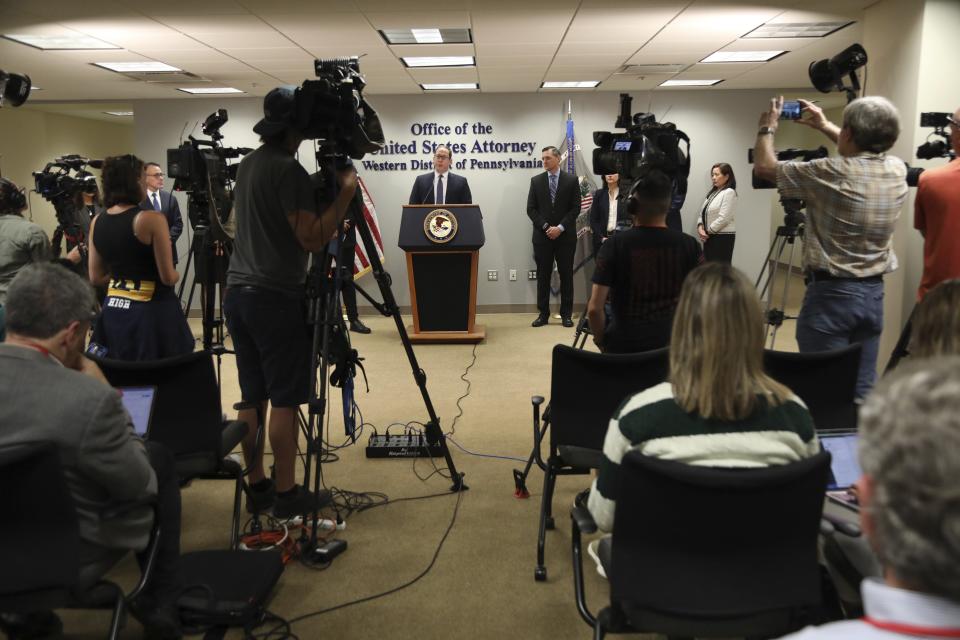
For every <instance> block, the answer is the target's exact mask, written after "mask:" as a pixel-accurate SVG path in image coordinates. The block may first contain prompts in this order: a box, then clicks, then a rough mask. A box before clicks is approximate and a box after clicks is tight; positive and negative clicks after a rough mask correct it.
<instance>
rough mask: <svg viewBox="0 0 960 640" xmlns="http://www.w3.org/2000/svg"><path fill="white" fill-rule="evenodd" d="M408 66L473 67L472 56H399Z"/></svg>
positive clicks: (474, 63)
mask: <svg viewBox="0 0 960 640" xmlns="http://www.w3.org/2000/svg"><path fill="white" fill-rule="evenodd" d="M400 59H401V60H403V64H405V65H407V66H408V67H474V66H476V62H475V61H474V59H473V56H413V57H406V58H400Z"/></svg>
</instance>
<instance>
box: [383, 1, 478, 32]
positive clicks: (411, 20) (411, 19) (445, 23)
mask: <svg viewBox="0 0 960 640" xmlns="http://www.w3.org/2000/svg"><path fill="white" fill-rule="evenodd" d="M434 6H436V5H434ZM392 8H396V7H395V6H394V7H392ZM447 8H449V7H447V6H446V4H444V9H447ZM366 17H367V20H369V21H370V24H372V25H373V28H374V29H407V28H430V27H439V28H441V29H443V28H448V29H465V28H469V27H470V13H469V12H468V11H445V10H441V11H437V10H434V8H433V7H431V8H430V10H429V11H402V12H397V11H389V12H379V11H373V12H367V13H366Z"/></svg>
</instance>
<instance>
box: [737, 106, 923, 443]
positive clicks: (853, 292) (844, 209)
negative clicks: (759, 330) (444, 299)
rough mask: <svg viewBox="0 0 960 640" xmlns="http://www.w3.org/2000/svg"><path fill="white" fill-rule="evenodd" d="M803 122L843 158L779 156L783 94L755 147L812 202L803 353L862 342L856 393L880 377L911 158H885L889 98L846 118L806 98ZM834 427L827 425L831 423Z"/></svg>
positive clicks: (786, 188) (786, 186) (784, 188)
mask: <svg viewBox="0 0 960 640" xmlns="http://www.w3.org/2000/svg"><path fill="white" fill-rule="evenodd" d="M800 104H801V106H802V109H803V114H804V118H802V119H801V120H798V121H797V122H800V123H801V124H805V125H807V126H810V127H813V128H814V129H817V130H819V131H820V132H822V133H823V134H824V135H826V136H827V137H828V138H830V140H832V141H833V142H835V143H836V145H837V153H838V154H839V155H838V156H835V157H830V158H822V159H818V160H813V161H811V162H778V161H777V157H776V151H775V150H774V143H773V136H774V133H775V132H776V130H777V126H778V124H779V121H780V110H781V108H782V106H783V98H782V97H779V98H774V99H773V100H771V101H770V108H769V109H768V110H767V111H765V112H764V113H763V114H762V115H761V116H760V123H759V124H760V130H759V132H758V133H757V141H756V145H755V147H754V162H755V164H754V168H755V170H756V173H757V175H758V176H759V177H761V178H765V179H767V180H771V181H774V182H776V184H777V189H778V190H779V191H780V195H781V197H783V198H798V199H802V200H804V201H805V202H806V207H807V220H806V227H805V236H804V243H803V268H804V275H805V281H806V283H807V291H806V294H805V295H804V299H803V305H802V306H801V308H800V315H799V316H798V318H797V342H798V343H799V345H800V351H801V352H810V351H826V350H830V349H839V348H841V347H845V346H847V345H849V344H852V343H855V342H859V343H860V344H861V345H862V349H863V350H862V352H861V355H860V372H859V374H858V377H857V392H856V393H857V397H858V398H863V397H864V396H866V395H867V393H868V392H869V391H870V389H871V388H872V387H873V383H874V380H875V379H876V369H877V351H878V348H879V345H880V333H881V331H882V330H883V274H885V273H889V272H891V271H893V270H894V269H896V268H897V258H896V256H895V255H894V254H893V246H892V236H893V229H894V226H895V225H896V222H897V218H898V217H899V216H900V209H901V207H902V206H903V202H904V199H905V198H906V196H907V182H906V173H907V170H906V165H904V163H903V161H902V160H900V159H899V158H895V157H893V156H888V155H886V153H885V152H886V151H887V150H888V149H890V147H892V146H893V144H894V143H895V142H896V140H897V136H898V135H899V134H900V117H899V114H898V113H897V109H896V107H894V106H893V104H891V103H890V101H889V100H887V99H885V98H880V97H873V96H871V97H866V98H859V99H857V100H854V101H853V102H851V103H850V104H848V105H847V107H846V109H844V111H843V125H842V126H841V127H838V126H837V125H835V124H833V123H832V122H830V121H829V120H828V119H827V118H826V116H824V114H823V110H822V109H820V108H819V107H817V106H816V105H814V104H812V103H810V102H808V101H806V100H800ZM824 426H828V425H824Z"/></svg>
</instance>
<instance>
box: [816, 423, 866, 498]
mask: <svg viewBox="0 0 960 640" xmlns="http://www.w3.org/2000/svg"><path fill="white" fill-rule="evenodd" d="M820 444H822V445H823V448H824V449H826V450H827V451H829V452H830V456H831V458H832V459H831V461H830V483H829V484H828V485H827V488H828V489H846V488H847V487H850V486H853V483H855V482H856V481H857V480H858V479H859V478H860V461H859V460H857V434H855V433H848V434H838V435H824V434H821V435H820Z"/></svg>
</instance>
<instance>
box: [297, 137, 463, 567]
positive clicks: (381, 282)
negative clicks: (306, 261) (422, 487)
mask: <svg viewBox="0 0 960 640" xmlns="http://www.w3.org/2000/svg"><path fill="white" fill-rule="evenodd" d="M317 156H318V161H320V162H321V175H323V176H324V178H325V181H326V183H327V184H328V185H335V184H336V178H335V173H334V170H333V167H332V166H331V165H332V162H331V161H330V159H329V157H328V155H327V154H323V153H322V151H321V152H318V154H317ZM357 189H358V191H357V193H356V194H355V196H354V198H353V200H352V201H351V202H350V204H349V206H348V210H347V218H346V219H347V220H349V222H350V224H351V227H352V229H355V230H356V233H357V234H358V235H359V241H360V242H362V243H363V246H364V248H365V249H366V252H367V256H368V258H369V260H370V268H371V272H372V273H373V277H374V279H375V280H376V282H377V285H378V287H379V288H380V295H381V296H382V298H383V302H382V303H377V302H375V301H374V300H373V299H372V298H371V297H370V296H369V295H367V293H366V292H365V291H363V290H362V289H360V288H359V287H357V290H358V291H359V292H360V293H361V294H362V295H363V297H364V298H366V299H367V300H369V301H370V302H371V303H372V304H373V305H374V308H375V309H376V310H377V311H378V312H379V313H381V314H382V315H384V316H391V317H393V320H394V323H395V324H396V327H397V333H398V334H399V335H400V341H401V342H402V343H403V348H404V351H405V352H406V356H407V360H408V361H409V363H410V368H411V370H412V372H413V378H414V381H415V382H416V383H417V387H418V388H419V389H420V395H421V396H422V398H423V403H424V406H425V408H426V410H427V415H428V416H429V420H428V421H427V422H426V425H425V437H426V440H427V444H428V446H431V447H434V446H439V447H440V450H441V452H442V454H443V457H444V460H445V461H446V465H447V469H448V471H449V473H450V479H451V480H452V482H453V484H452V485H451V487H450V491H451V492H456V491H464V490H466V489H468V487H467V486H466V484H464V482H463V474H462V473H460V472H459V471H457V467H456V465H455V464H454V462H453V457H452V455H451V453H450V449H449V448H448V447H447V440H446V437H445V436H444V434H443V430H442V429H441V428H440V418H439V417H438V416H437V414H436V411H435V410H434V407H433V403H432V401H431V400H430V394H429V393H428V392H427V374H426V373H425V372H424V371H423V369H422V368H421V367H420V365H419V363H418V362H417V357H416V354H414V352H413V346H412V345H411V343H410V337H409V336H408V335H407V330H406V327H405V326H404V323H403V318H402V317H401V315H400V307H399V306H398V305H397V302H396V299H395V298H394V296H393V291H392V289H391V285H392V279H391V277H390V274H389V273H387V272H386V271H384V269H383V263H382V262H381V261H380V256H379V254H378V253H377V245H376V243H375V242H374V239H373V235H372V233H371V231H370V226H369V224H368V222H367V219H366V217H365V216H364V214H363V208H362V195H361V193H360V191H359V189H360V187H359V185H358V187H357ZM331 190H332V189H331ZM338 247H339V249H340V251H339V253H340V255H337V256H334V255H333V254H331V253H330V252H329V251H327V250H326V249H325V250H324V251H321V252H317V253H314V254H312V257H311V266H310V270H309V272H308V274H307V302H308V311H307V317H308V319H309V321H310V322H312V323H313V344H312V351H311V353H312V354H314V356H313V357H314V364H315V366H314V367H313V369H312V370H311V374H310V382H311V389H312V391H311V398H310V401H309V402H308V408H309V414H308V419H307V427H306V438H307V455H306V460H305V463H304V486H305V487H306V486H309V485H310V484H312V485H313V492H314V495H317V494H318V493H319V491H320V484H321V469H320V465H321V458H322V456H323V447H322V445H323V437H322V433H321V430H322V427H321V426H320V425H322V422H321V420H322V418H323V416H324V415H325V413H326V411H327V384H326V383H327V380H328V379H329V369H330V365H331V359H332V358H331V356H332V355H333V347H334V343H335V341H337V340H341V341H342V340H345V341H346V343H347V353H348V356H347V357H351V356H350V355H349V354H351V353H352V349H351V348H350V346H349V337H348V336H349V333H348V332H347V331H346V328H345V326H344V322H343V316H342V314H341V313H340V300H339V298H340V282H341V281H342V278H341V277H336V276H334V277H333V278H331V277H330V273H331V265H332V262H333V260H334V258H335V257H336V263H337V270H345V269H352V268H353V258H352V256H346V255H344V253H345V252H344V251H343V247H344V233H343V231H342V229H341V232H340V235H339V242H338ZM338 334H341V335H339V336H338ZM341 348H342V344H341ZM314 455H315V456H316V465H315V466H314V464H313V462H312V457H313V456H314ZM308 515H310V516H311V518H312V519H311V521H310V522H311V524H312V526H311V527H309V533H308V531H307V528H304V530H303V532H302V533H301V538H300V543H301V549H302V552H301V557H302V558H303V559H304V560H305V561H307V562H316V563H319V564H323V563H326V562H327V559H326V554H325V552H324V550H323V549H321V548H319V547H318V545H317V532H318V529H319V526H318V525H319V508H318V507H315V508H314V510H313V513H312V514H308Z"/></svg>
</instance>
